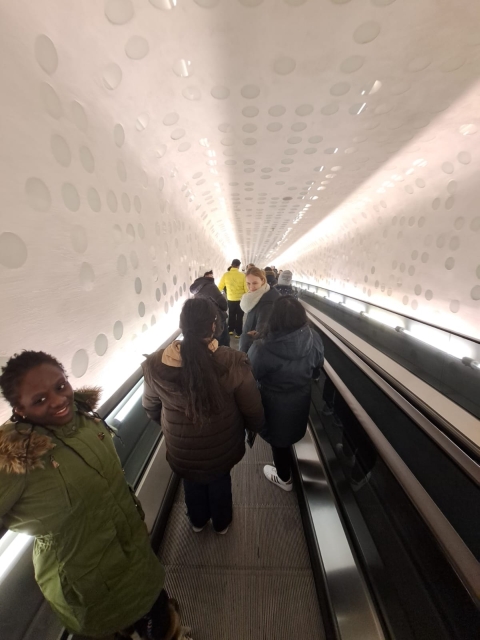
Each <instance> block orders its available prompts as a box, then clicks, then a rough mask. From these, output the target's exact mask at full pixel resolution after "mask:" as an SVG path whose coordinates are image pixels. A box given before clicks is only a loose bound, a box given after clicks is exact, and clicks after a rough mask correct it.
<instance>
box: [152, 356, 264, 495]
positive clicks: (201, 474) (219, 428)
mask: <svg viewBox="0 0 480 640" xmlns="http://www.w3.org/2000/svg"><path fill="white" fill-rule="evenodd" d="M162 355H163V350H162V351H158V352H156V353H154V354H152V355H150V356H147V360H146V362H144V363H143V365H142V367H143V373H144V376H145V387H144V395H143V406H144V408H145V410H146V412H147V415H148V416H149V418H151V419H152V420H155V421H157V422H158V421H160V422H161V425H162V432H163V434H164V436H165V441H166V445H167V460H168V462H169V463H170V466H171V467H172V469H173V471H175V472H176V473H178V475H179V476H181V477H182V478H186V479H187V480H192V481H193V482H200V483H205V484H206V483H208V482H211V481H212V480H213V479H215V478H216V477H218V476H219V475H222V474H224V473H228V472H229V471H230V470H231V469H232V467H234V466H235V465H236V464H237V463H238V462H240V460H241V459H242V458H243V456H244V455H245V429H249V430H250V431H254V432H256V433H258V432H259V431H260V430H261V429H262V427H263V424H264V413H263V407H262V400H261V397H260V392H259V391H258V388H257V384H256V382H255V380H254V378H253V375H252V372H251V368H250V363H249V361H248V359H247V356H246V354H245V353H242V352H239V351H234V350H233V349H229V348H228V347H219V348H218V349H217V351H215V353H214V354H213V355H212V357H213V358H215V359H216V360H217V361H218V362H219V363H220V364H221V365H223V366H224V367H225V368H226V369H227V373H226V374H225V375H223V376H222V377H221V378H220V382H221V384H222V386H223V388H224V389H225V405H224V407H223V409H222V411H221V412H220V413H218V414H217V415H213V416H212V418H211V420H210V422H209V423H207V424H205V425H204V426H203V427H200V426H199V425H196V424H194V423H193V422H192V421H191V420H189V418H187V416H186V414H185V410H186V399H185V395H184V394H183V392H182V389H181V386H180V385H181V368H180V367H171V366H168V365H166V364H164V363H163V362H162ZM160 418H161V420H160Z"/></svg>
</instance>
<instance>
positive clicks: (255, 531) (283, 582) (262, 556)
mask: <svg viewBox="0 0 480 640" xmlns="http://www.w3.org/2000/svg"><path fill="white" fill-rule="evenodd" d="M271 462H272V458H271V452H270V448H269V447H268V445H267V444H266V443H265V442H264V441H263V440H261V438H259V437H258V438H257V439H256V441H255V445H254V447H253V449H249V448H248V447H247V453H246V455H245V457H244V459H243V460H242V462H241V463H240V464H238V465H237V466H236V467H235V468H234V469H233V471H232V490H233V502H234V516H233V518H234V519H233V522H232V524H231V526H230V529H229V531H228V533H227V534H226V535H225V536H219V535H217V534H215V532H214V531H213V529H212V527H211V525H208V526H207V527H206V528H205V529H204V530H203V531H202V532H200V533H194V532H193V531H192V529H191V526H190V524H189V522H188V518H187V515H186V513H185V504H184V499H183V488H182V486H181V485H180V487H179V489H178V492H177V496H176V499H175V503H174V505H173V508H172V512H171V515H170V518H169V521H168V525H167V528H166V531H165V535H164V538H163V542H162V545H161V548H160V558H161V560H162V562H163V563H164V565H165V568H166V575H167V578H166V585H165V586H166V589H167V590H168V592H169V594H170V595H171V596H172V597H175V598H177V600H178V601H179V603H180V606H181V610H182V620H183V621H184V624H187V625H189V626H191V627H192V635H193V638H194V640H213V639H215V640H239V639H240V638H242V639H247V638H248V639H251V640H291V639H292V638H302V640H319V639H320V640H321V638H324V630H323V625H322V620H321V616H320V610H319V605H318V600H317V595H316V590H315V583H314V578H313V573H312V569H311V565H310V559H309V554H308V549H307V544H306V541H305V536H304V532H303V527H302V520H301V515H300V511H299V507H298V503H297V496H296V493H295V491H292V492H291V493H286V492H284V491H281V490H280V489H278V488H277V487H275V486H273V485H272V484H270V483H269V482H268V481H267V480H266V479H265V477H264V476H263V465H264V464H271Z"/></svg>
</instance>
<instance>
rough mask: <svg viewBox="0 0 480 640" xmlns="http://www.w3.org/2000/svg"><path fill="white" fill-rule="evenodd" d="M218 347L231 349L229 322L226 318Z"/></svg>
mask: <svg viewBox="0 0 480 640" xmlns="http://www.w3.org/2000/svg"><path fill="white" fill-rule="evenodd" d="M218 345H219V346H220V347H229V346H230V336H229V335H228V322H227V319H226V318H225V320H224V321H223V330H222V333H221V334H220V336H219V337H218Z"/></svg>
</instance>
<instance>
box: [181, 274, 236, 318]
mask: <svg viewBox="0 0 480 640" xmlns="http://www.w3.org/2000/svg"><path fill="white" fill-rule="evenodd" d="M190 293H193V295H194V296H195V298H208V300H211V301H212V302H213V303H214V304H215V305H216V306H217V307H218V308H219V309H220V311H221V312H222V313H221V316H222V320H225V318H226V317H227V309H228V303H227V300H226V298H225V297H224V296H223V295H222V294H221V292H220V289H219V288H218V287H217V285H216V284H215V281H214V280H213V278H204V277H202V278H197V279H196V280H195V282H194V283H193V284H192V285H191V286H190Z"/></svg>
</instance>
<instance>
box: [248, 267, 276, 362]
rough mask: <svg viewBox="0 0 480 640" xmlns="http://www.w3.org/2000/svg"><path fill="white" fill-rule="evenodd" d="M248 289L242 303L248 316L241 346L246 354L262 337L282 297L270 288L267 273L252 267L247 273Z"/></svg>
mask: <svg viewBox="0 0 480 640" xmlns="http://www.w3.org/2000/svg"><path fill="white" fill-rule="evenodd" d="M247 287H248V293H246V294H245V295H244V296H243V297H242V299H241V301H240V306H241V308H242V310H243V311H245V313H246V314H247V315H246V317H245V325H244V328H243V333H242V336H241V338H240V345H239V346H240V351H245V353H247V352H248V350H249V349H250V347H251V346H252V343H253V341H254V340H256V339H257V338H259V337H261V336H262V334H263V332H264V330H265V328H266V326H267V322H268V319H269V317H270V314H271V313H272V308H273V303H274V302H275V300H276V299H277V298H279V297H280V294H279V293H278V291H277V290H276V289H275V288H270V285H269V284H268V282H267V277H266V275H265V272H264V271H262V269H259V268H258V267H251V268H250V269H249V270H248V271H247Z"/></svg>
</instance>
